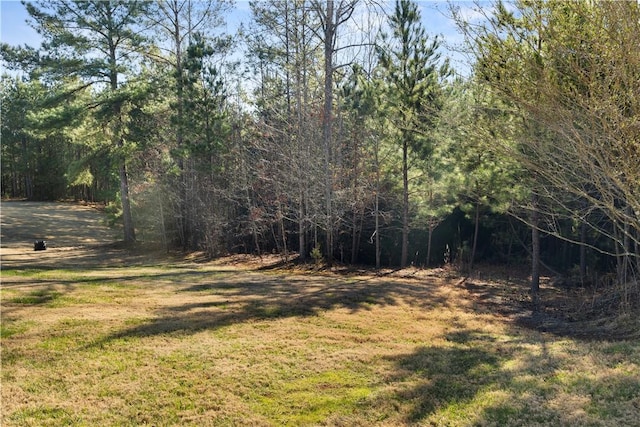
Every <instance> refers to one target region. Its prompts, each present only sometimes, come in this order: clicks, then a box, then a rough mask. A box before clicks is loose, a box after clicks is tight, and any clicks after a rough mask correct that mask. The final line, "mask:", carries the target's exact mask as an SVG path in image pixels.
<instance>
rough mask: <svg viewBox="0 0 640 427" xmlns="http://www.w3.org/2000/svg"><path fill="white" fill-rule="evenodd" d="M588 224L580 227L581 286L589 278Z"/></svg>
mask: <svg viewBox="0 0 640 427" xmlns="http://www.w3.org/2000/svg"><path fill="white" fill-rule="evenodd" d="M586 244H587V224H586V223H582V224H581V225H580V284H581V285H582V286H584V284H585V281H586V278H587V246H586Z"/></svg>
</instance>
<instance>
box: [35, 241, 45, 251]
mask: <svg viewBox="0 0 640 427" xmlns="http://www.w3.org/2000/svg"><path fill="white" fill-rule="evenodd" d="M33 250H34V251H46V250H47V242H46V241H44V240H36V241H35V243H34V244H33Z"/></svg>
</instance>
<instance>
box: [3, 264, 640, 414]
mask: <svg viewBox="0 0 640 427" xmlns="http://www.w3.org/2000/svg"><path fill="white" fill-rule="evenodd" d="M4 273H5V272H4V271H3V279H5V277H9V279H11V278H17V279H16V281H15V283H10V286H9V287H8V288H7V289H5V290H3V298H2V329H1V332H2V335H1V337H2V378H1V380H2V402H3V411H2V419H1V420H0V421H1V422H0V424H2V425H3V426H41V425H55V426H59V425H74V426H76V425H78V426H93V425H104V426H110V425H112V426H116V425H117V426H119V425H193V426H203V425H216V426H217V425H219V426H230V425H258V426H259V425H265V426H268V425H272V426H281V425H292V426H298V425H345V426H358V425H360V426H369V425H385V426H386V425H391V426H393V425H398V426H400V425H442V426H445V425H455V426H476V425H487V426H490V425H493V426H527V425H531V426H533V425H558V426H573V425H593V426H606V425H637V423H638V420H639V419H640V343H638V342H637V341H631V340H629V341H618V342H607V341H589V340H578V339H574V338H571V337H566V336H565V337H563V336H556V335H552V334H547V333H541V332H538V331H534V330H530V329H526V328H523V327H519V326H516V325H515V324H513V323H512V322H509V321H508V319H505V318H503V317H499V316H494V315H492V314H491V313H490V312H488V311H487V310H476V309H474V304H471V303H469V301H468V300H467V298H468V295H467V294H466V293H465V292H464V290H463V289H461V288H455V287H454V286H453V283H454V282H455V280H451V281H450V282H449V281H447V280H444V279H443V280H440V281H438V280H436V279H430V281H420V280H409V279H407V280H402V279H397V278H396V279H393V278H386V279H383V278H375V277H371V278H368V279H366V280H359V281H356V280H353V279H345V278H340V277H337V276H335V277H332V276H330V275H325V276H312V275H288V274H287V273H285V272H280V273H277V274H276V273H273V272H272V273H269V274H262V273H255V272H253V273H252V272H242V271H236V272H229V271H225V272H223V271H216V270H215V269H214V268H212V267H207V266H203V267H197V266H196V267H194V266H172V267H165V268H154V267H135V268H130V269H127V268H114V269H103V270H98V271H80V270H47V271H38V270H19V273H17V271H16V272H15V274H13V275H11V274H10V275H9V276H5V275H4ZM18 279H19V280H18ZM9 282H11V280H9Z"/></svg>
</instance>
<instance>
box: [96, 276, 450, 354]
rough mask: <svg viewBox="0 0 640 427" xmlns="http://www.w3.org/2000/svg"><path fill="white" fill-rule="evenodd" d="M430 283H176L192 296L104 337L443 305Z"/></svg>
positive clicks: (256, 279) (228, 279) (296, 279)
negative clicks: (337, 312) (390, 307)
mask: <svg viewBox="0 0 640 427" xmlns="http://www.w3.org/2000/svg"><path fill="white" fill-rule="evenodd" d="M436 291H437V287H436V286H428V285H417V284H406V283H395V282H386V281H381V280H372V281H356V282H354V281H349V280H341V279H336V278H317V277H304V276H287V275H278V276H272V275H264V274H256V273H241V274H236V275H227V276H224V277H221V278H219V279H217V280H209V281H207V282H205V283H197V284H192V285H187V286H184V287H178V288H177V289H176V293H177V294H182V293H189V294H193V295H192V296H193V298H188V301H185V302H182V303H180V304H176V305H168V306H164V307H161V308H159V309H157V310H156V313H155V314H156V316H155V317H153V318H152V319H150V320H149V321H148V322H146V323H143V324H139V325H135V326H132V327H130V328H128V329H125V330H121V331H119V332H117V333H114V334H113V335H111V336H109V337H106V338H105V339H104V340H103V342H108V341H109V340H112V339H121V338H126V337H144V336H156V335H162V334H172V333H180V334H194V333H198V332H201V331H204V330H216V329H219V328H222V327H225V326H230V325H233V324H238V323H244V322H250V321H261V320H272V319H278V318H290V317H309V316H316V315H318V314H319V313H321V312H323V311H327V310H333V309H346V310H350V311H351V312H353V313H355V312H358V311H362V310H370V309H372V308H373V307H375V306H387V305H395V304H398V303H400V302H401V301H405V302H406V301H407V300H409V301H412V303H414V304H420V305H421V306H424V307H426V306H431V307H434V306H436V305H443V304H445V303H446V298H445V297H443V296H438V295H437V292H436Z"/></svg>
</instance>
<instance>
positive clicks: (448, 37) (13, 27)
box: [0, 0, 473, 73]
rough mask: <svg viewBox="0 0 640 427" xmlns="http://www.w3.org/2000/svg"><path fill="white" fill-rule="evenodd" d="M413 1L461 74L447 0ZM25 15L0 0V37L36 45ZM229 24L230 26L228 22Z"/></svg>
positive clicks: (243, 4) (245, 11)
mask: <svg viewBox="0 0 640 427" xmlns="http://www.w3.org/2000/svg"><path fill="white" fill-rule="evenodd" d="M416 3H417V4H418V5H419V7H420V9H421V14H422V20H423V22H424V26H425V29H426V31H427V33H428V34H430V35H435V34H439V35H442V36H443V38H444V42H445V47H446V48H447V52H444V54H445V55H447V56H450V57H451V59H452V65H453V66H454V68H456V69H457V70H458V71H462V72H463V73H464V71H465V69H467V68H468V65H466V64H465V61H464V59H463V57H462V56H461V55H459V54H456V53H455V52H454V51H453V50H450V49H451V48H454V49H455V47H456V46H458V45H459V44H460V43H461V42H462V37H461V35H460V34H459V33H458V32H457V30H456V26H455V24H454V23H453V22H452V20H451V19H450V18H448V17H447V15H448V13H447V8H448V6H447V2H446V1H445V0H430V1H417V2H416ZM456 4H457V5H460V6H461V7H462V8H463V9H465V10H468V11H469V12H468V13H469V14H472V13H473V12H472V11H471V9H472V3H471V2H456ZM235 7H236V10H235V12H234V13H233V14H232V15H231V16H230V19H235V20H237V21H245V22H246V21H248V19H249V17H250V14H249V2H248V1H247V0H237V1H236V6H235ZM27 18H28V15H27V12H26V10H25V8H24V6H23V5H22V3H21V2H20V1H18V0H0V40H1V41H2V42H4V43H8V44H10V45H14V46H15V45H24V44H28V45H30V46H34V47H36V46H38V45H39V44H40V39H39V36H38V33H37V32H36V31H35V30H34V29H33V28H31V27H30V26H29V25H28V24H27V23H26V22H25V21H26V20H27ZM229 24H230V25H229V26H230V27H231V26H232V24H231V22H229Z"/></svg>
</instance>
